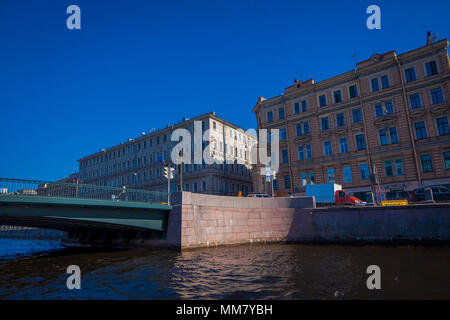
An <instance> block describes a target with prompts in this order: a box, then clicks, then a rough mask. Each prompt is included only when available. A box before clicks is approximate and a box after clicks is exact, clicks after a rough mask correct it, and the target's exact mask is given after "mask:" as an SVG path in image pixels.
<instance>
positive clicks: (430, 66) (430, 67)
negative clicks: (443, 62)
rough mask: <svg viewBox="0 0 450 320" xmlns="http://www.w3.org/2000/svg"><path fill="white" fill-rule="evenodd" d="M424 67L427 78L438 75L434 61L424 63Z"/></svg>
mask: <svg viewBox="0 0 450 320" xmlns="http://www.w3.org/2000/svg"><path fill="white" fill-rule="evenodd" d="M425 67H426V69H427V76H429V77H430V76H434V75H435V74H438V69H437V65H436V61H430V62H427V63H425Z"/></svg>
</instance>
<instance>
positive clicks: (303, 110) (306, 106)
mask: <svg viewBox="0 0 450 320" xmlns="http://www.w3.org/2000/svg"><path fill="white" fill-rule="evenodd" d="M307 110H308V105H307V104H306V100H303V101H302V112H305V111H307Z"/></svg>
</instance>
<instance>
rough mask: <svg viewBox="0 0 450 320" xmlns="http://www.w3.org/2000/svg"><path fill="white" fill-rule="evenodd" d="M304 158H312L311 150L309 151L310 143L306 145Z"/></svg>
mask: <svg viewBox="0 0 450 320" xmlns="http://www.w3.org/2000/svg"><path fill="white" fill-rule="evenodd" d="M306 158H307V159H311V158H312V151H311V145H310V144H307V145H306Z"/></svg>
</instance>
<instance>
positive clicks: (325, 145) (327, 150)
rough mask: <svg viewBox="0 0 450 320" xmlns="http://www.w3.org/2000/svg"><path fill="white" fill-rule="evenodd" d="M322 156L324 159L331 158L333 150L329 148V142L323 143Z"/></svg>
mask: <svg viewBox="0 0 450 320" xmlns="http://www.w3.org/2000/svg"><path fill="white" fill-rule="evenodd" d="M323 154H324V156H325V157H327V156H331V155H332V154H333V150H332V147H331V141H324V143H323Z"/></svg>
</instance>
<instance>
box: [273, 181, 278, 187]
mask: <svg viewBox="0 0 450 320" xmlns="http://www.w3.org/2000/svg"><path fill="white" fill-rule="evenodd" d="M273 190H278V179H273Z"/></svg>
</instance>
